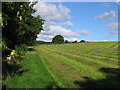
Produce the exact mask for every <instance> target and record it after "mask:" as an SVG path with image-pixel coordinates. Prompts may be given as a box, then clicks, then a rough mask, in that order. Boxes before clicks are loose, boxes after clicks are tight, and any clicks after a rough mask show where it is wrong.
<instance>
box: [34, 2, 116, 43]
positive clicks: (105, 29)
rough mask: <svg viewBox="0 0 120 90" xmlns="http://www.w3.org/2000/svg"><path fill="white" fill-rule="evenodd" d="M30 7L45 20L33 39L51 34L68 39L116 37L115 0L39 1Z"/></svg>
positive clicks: (104, 39) (99, 39) (103, 39)
mask: <svg viewBox="0 0 120 90" xmlns="http://www.w3.org/2000/svg"><path fill="white" fill-rule="evenodd" d="M34 9H36V10H37V11H36V13H34V14H33V15H34V16H37V15H40V16H41V18H43V19H45V20H46V21H45V24H44V31H42V32H41V33H40V34H39V35H38V38H37V40H41V41H51V40H52V38H53V37H54V36H55V35H62V36H63V37H64V38H65V40H69V41H75V40H77V41H80V40H81V39H84V40H88V41H107V40H108V41H117V40H118V4H117V3H116V2H111V3H108V2H107V3H106V2H99V3H98V2H62V3H61V2H53V3H50V2H46V3H45V2H39V3H37V4H36V5H35V6H34Z"/></svg>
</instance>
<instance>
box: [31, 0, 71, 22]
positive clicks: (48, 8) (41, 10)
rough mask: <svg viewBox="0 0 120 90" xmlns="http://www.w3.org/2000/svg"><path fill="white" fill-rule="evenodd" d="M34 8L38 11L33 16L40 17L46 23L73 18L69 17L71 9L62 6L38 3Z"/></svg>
mask: <svg viewBox="0 0 120 90" xmlns="http://www.w3.org/2000/svg"><path fill="white" fill-rule="evenodd" d="M33 8H34V9H35V10H36V12H35V13H34V14H33V16H38V15H40V16H41V17H42V18H43V19H45V20H46V21H55V22H58V21H63V20H66V19H70V18H71V16H70V15H69V13H70V9H68V8H66V7H65V6H63V5H62V4H59V5H58V6H56V5H55V4H51V3H44V2H38V3H37V4H36V5H34V7H33Z"/></svg>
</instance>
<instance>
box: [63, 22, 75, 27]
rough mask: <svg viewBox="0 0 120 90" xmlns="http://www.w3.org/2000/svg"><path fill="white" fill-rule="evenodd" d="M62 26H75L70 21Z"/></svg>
mask: <svg viewBox="0 0 120 90" xmlns="http://www.w3.org/2000/svg"><path fill="white" fill-rule="evenodd" d="M62 25H65V26H67V27H72V26H73V23H72V22H70V21H67V22H65V23H62Z"/></svg>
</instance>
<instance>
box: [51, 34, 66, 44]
mask: <svg viewBox="0 0 120 90" xmlns="http://www.w3.org/2000/svg"><path fill="white" fill-rule="evenodd" d="M52 43H55V44H62V43H64V38H63V36H61V35H56V36H55V37H54V38H53V39H52Z"/></svg>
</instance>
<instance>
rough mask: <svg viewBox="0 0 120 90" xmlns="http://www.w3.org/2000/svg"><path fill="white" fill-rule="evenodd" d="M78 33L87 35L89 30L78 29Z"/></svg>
mask: <svg viewBox="0 0 120 90" xmlns="http://www.w3.org/2000/svg"><path fill="white" fill-rule="evenodd" d="M78 33H79V34H80V35H89V34H90V32H89V31H88V30H79V31H78Z"/></svg>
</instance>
